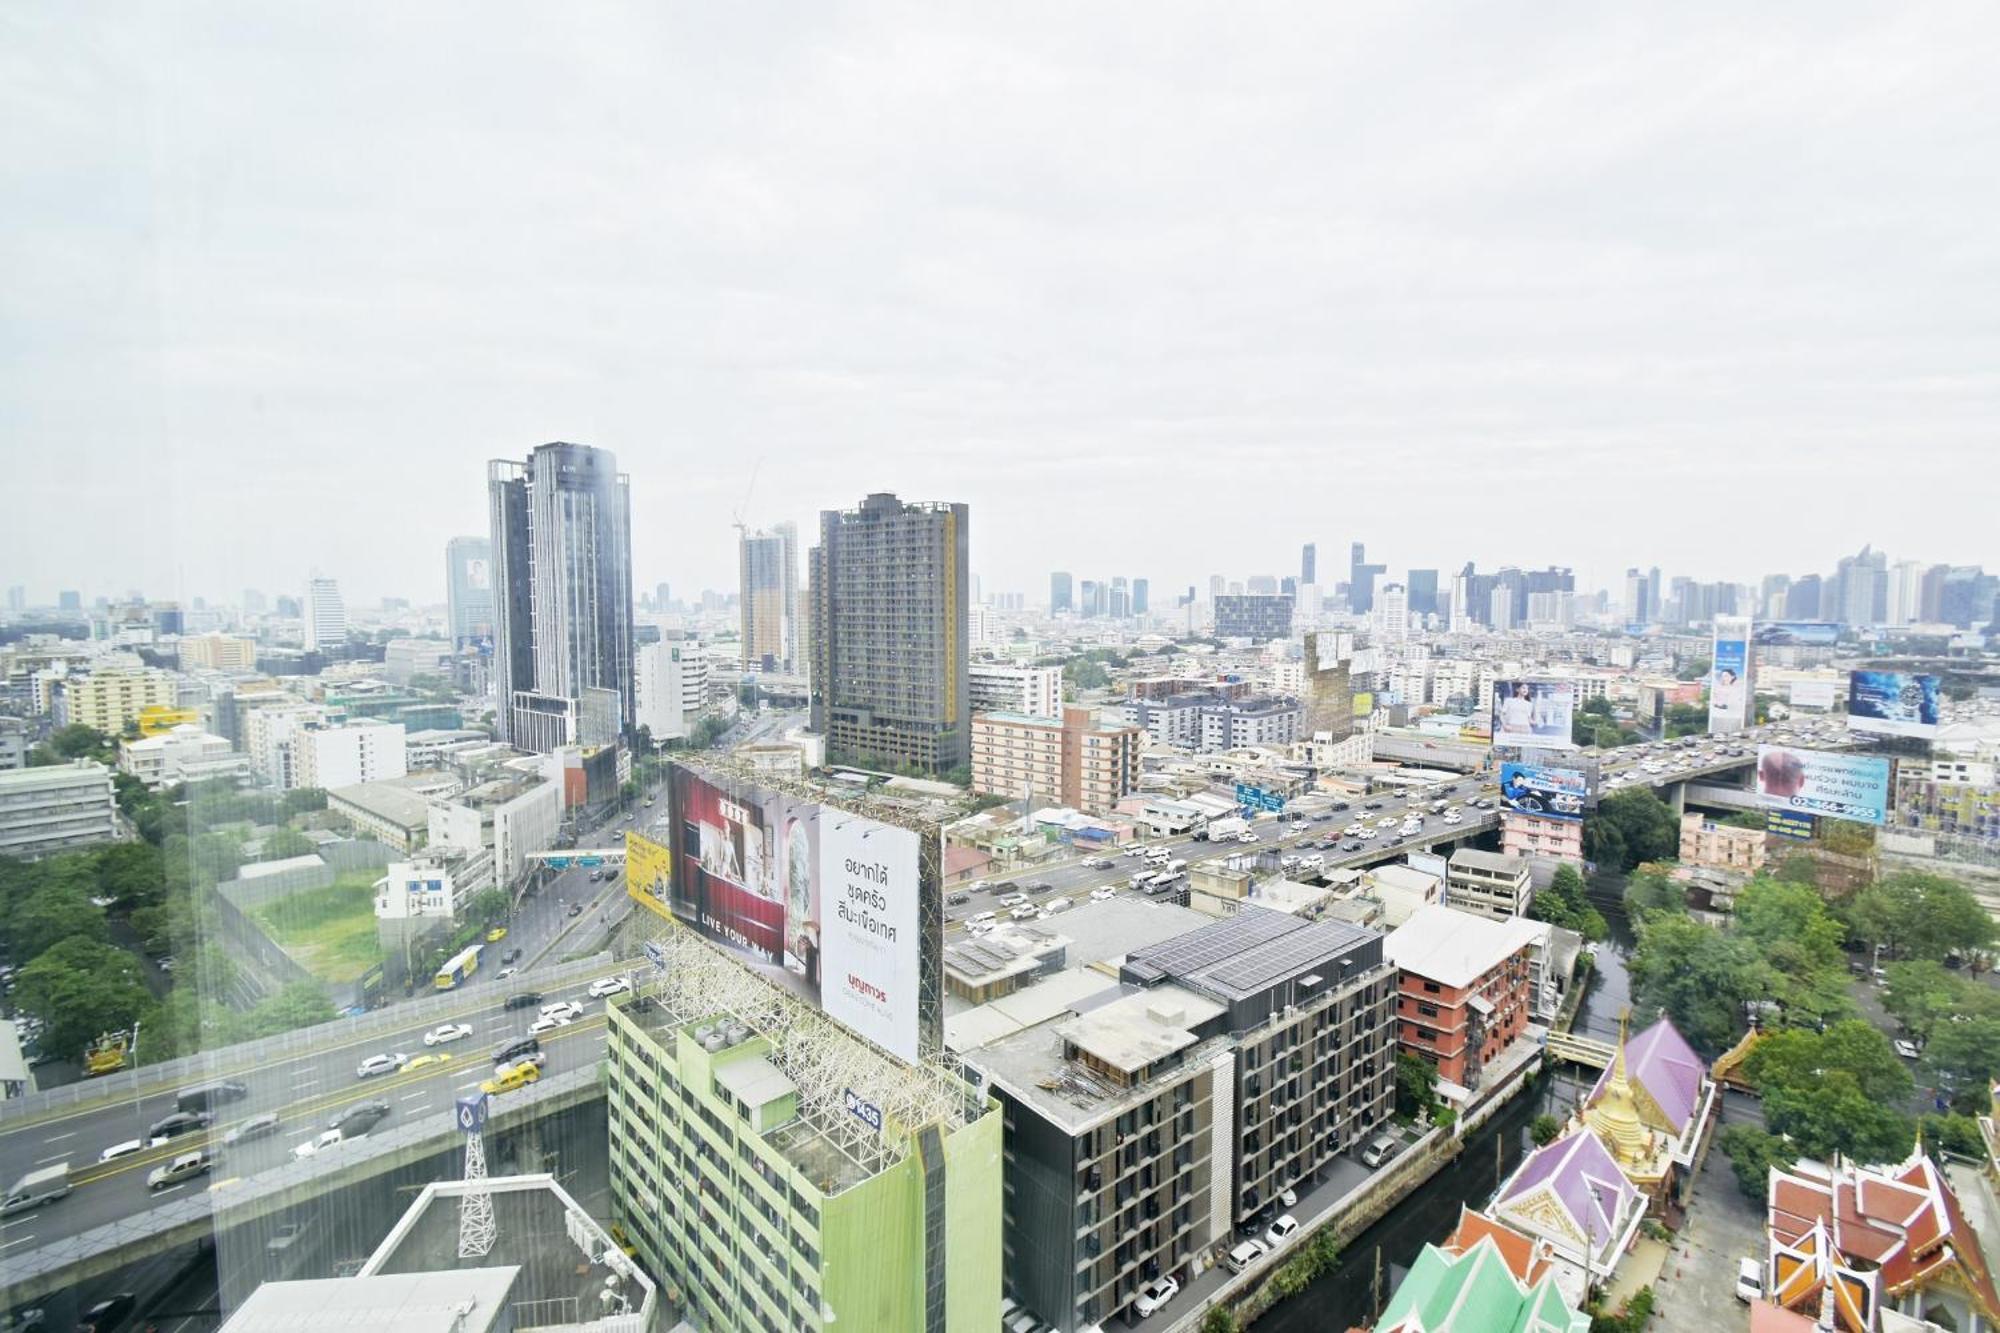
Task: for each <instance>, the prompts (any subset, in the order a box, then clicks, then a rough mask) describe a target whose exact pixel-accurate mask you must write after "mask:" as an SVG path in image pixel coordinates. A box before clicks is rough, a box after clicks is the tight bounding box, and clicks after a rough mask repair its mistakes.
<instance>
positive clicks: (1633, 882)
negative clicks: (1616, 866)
mask: <svg viewBox="0 0 2000 1333" xmlns="http://www.w3.org/2000/svg"><path fill="white" fill-rule="evenodd" d="M1625 912H1626V915H1628V916H1630V917H1631V918H1632V919H1633V920H1634V921H1637V920H1639V919H1640V918H1642V917H1644V916H1647V915H1649V914H1650V913H1653V912H1675V913H1679V914H1681V915H1683V916H1684V915H1686V914H1687V890H1686V889H1684V888H1682V887H1681V883H1680V881H1679V880H1677V879H1674V878H1673V877H1671V876H1670V875H1668V874H1667V872H1666V871H1665V870H1663V869H1661V868H1660V867H1658V866H1653V865H1643V866H1640V867H1639V868H1638V869H1637V870H1635V871H1633V872H1632V877H1631V879H1629V880H1627V881H1626V882H1625Z"/></svg>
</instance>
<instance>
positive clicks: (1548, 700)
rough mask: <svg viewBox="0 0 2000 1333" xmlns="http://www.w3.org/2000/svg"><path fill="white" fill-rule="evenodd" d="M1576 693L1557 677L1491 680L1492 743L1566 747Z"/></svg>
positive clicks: (1535, 747)
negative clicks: (1553, 678)
mask: <svg viewBox="0 0 2000 1333" xmlns="http://www.w3.org/2000/svg"><path fill="white" fill-rule="evenodd" d="M1575 707H1576V695H1575V692H1574V691H1573V690H1572V689H1571V688H1570V686H1569V682H1567V681H1560V680H1499V681H1495V682H1493V707H1492V717H1493V743H1494V744H1495V745H1518V746H1521V747H1522V748H1524V749H1530V750H1568V749H1573V748H1575V743H1574V742H1573V741H1572V740H1571V739H1570V730H1569V728H1570V715H1571V713H1572V712H1573V711H1574V709H1575Z"/></svg>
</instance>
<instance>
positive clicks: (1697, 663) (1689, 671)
mask: <svg viewBox="0 0 2000 1333" xmlns="http://www.w3.org/2000/svg"><path fill="white" fill-rule="evenodd" d="M1714 669H1715V663H1714V661H1712V660H1711V659H1709V658H1706V657H1694V658H1690V659H1688V660H1687V661H1685V662H1683V663H1681V665H1680V668H1679V669H1678V670H1677V671H1675V672H1674V679H1675V680H1705V679H1706V678H1707V677H1708V673H1709V672H1711V671H1713V670H1714Z"/></svg>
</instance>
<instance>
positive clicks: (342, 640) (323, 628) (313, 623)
mask: <svg viewBox="0 0 2000 1333" xmlns="http://www.w3.org/2000/svg"><path fill="white" fill-rule="evenodd" d="M303 607H304V611H305V622H306V623H305V639H304V647H305V650H306V651H307V652H309V653H310V652H321V653H331V652H335V651H338V650H339V649H341V648H344V647H346V646H347V604H346V603H345V602H343V601H342V600H341V598H340V582H339V580H337V579H326V578H321V577H319V576H318V575H317V574H315V575H314V576H313V577H312V578H310V579H308V580H306V595H305V601H304V603H303Z"/></svg>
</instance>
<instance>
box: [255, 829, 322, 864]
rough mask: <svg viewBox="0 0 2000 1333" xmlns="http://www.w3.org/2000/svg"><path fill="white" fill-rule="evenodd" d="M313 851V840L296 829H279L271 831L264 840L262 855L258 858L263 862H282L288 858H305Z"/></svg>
mask: <svg viewBox="0 0 2000 1333" xmlns="http://www.w3.org/2000/svg"><path fill="white" fill-rule="evenodd" d="M312 850H313V840H312V839H311V838H308V837H307V836H306V835H305V834H303V833H301V832H299V831H298V830H297V829H292V828H281V829H276V830H273V831H272V832H271V833H270V834H269V836H267V837H266V838H265V839H264V853H263V855H262V856H261V857H260V858H259V859H260V860H264V861H282V860H284V859H285V858H286V857H288V856H307V855H310V854H311V852H312Z"/></svg>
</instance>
